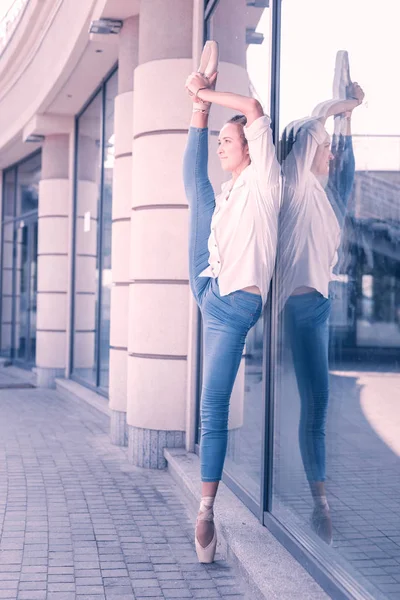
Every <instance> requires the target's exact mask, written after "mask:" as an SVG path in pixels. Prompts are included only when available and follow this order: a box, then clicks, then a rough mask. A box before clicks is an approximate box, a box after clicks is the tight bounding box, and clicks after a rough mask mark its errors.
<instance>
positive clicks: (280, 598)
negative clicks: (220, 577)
mask: <svg viewBox="0 0 400 600" xmlns="http://www.w3.org/2000/svg"><path fill="white" fill-rule="evenodd" d="M164 455H165V458H166V460H167V462H168V471H169V472H170V473H171V475H172V477H173V478H174V480H175V481H176V482H177V483H178V485H179V486H180V487H181V489H182V491H183V492H184V493H185V495H186V496H187V498H188V500H189V502H190V505H191V506H192V508H193V516H194V515H195V514H196V512H197V509H198V506H199V502H200V460H199V458H198V456H197V455H196V454H192V453H188V452H186V450H184V449H166V450H165V451H164ZM216 522H217V529H218V533H219V540H220V542H221V545H219V547H218V552H219V553H220V550H221V549H222V550H223V552H226V553H227V555H228V557H229V559H230V560H231V561H232V562H233V563H234V564H235V565H236V566H237V567H238V569H239V570H240V573H241V575H242V577H244V578H245V580H246V581H247V583H248V585H249V586H250V587H251V590H252V596H251V598H252V600H262V599H265V598H268V600H288V599H289V598H290V599H291V598H302V600H328V598H329V596H328V595H327V594H326V593H325V592H324V591H323V590H322V588H321V587H320V586H319V585H318V584H317V582H316V581H315V580H314V579H313V578H312V577H311V576H310V575H309V574H308V573H307V571H306V570H305V569H304V568H303V567H302V566H301V565H300V564H299V563H298V562H297V561H296V560H295V559H294V558H293V556H292V555H291V554H290V553H289V552H288V551H287V550H286V549H285V548H284V547H283V546H282V545H281V544H280V543H279V542H278V540H277V539H276V538H275V537H274V536H273V535H272V533H271V532H270V531H268V529H267V528H266V527H264V526H262V525H261V524H260V522H259V521H258V520H257V518H256V517H255V516H254V515H253V514H252V513H251V512H250V511H249V510H248V509H247V508H246V507H245V506H244V504H243V503H242V502H241V501H240V500H239V499H238V498H237V497H236V496H235V495H234V494H233V493H232V492H231V491H230V490H229V488H228V487H227V486H226V485H224V484H223V483H222V482H221V483H220V488H219V491H218V497H217V502H216ZM217 558H218V557H217Z"/></svg>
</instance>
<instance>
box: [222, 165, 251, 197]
mask: <svg viewBox="0 0 400 600" xmlns="http://www.w3.org/2000/svg"><path fill="white" fill-rule="evenodd" d="M250 165H251V163H250V164H249V165H247V167H246V168H245V169H243V171H242V172H241V173H240V175H239V177H238V178H237V179H236V181H235V183H234V184H233V179H229V180H228V181H225V182H224V183H223V184H222V185H221V191H222V193H226V192H231V191H232V190H233V188H235V189H236V188H240V187H242V186H243V185H244V184H245V182H246V179H247V174H248V172H249V167H250Z"/></svg>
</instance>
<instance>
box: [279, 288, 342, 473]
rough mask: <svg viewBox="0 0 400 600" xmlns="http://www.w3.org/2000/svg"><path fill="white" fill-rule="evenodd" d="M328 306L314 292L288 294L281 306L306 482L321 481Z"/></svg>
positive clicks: (325, 400) (326, 392)
mask: <svg viewBox="0 0 400 600" xmlns="http://www.w3.org/2000/svg"><path fill="white" fill-rule="evenodd" d="M330 309H331V301H330V300H329V299H327V298H325V297H324V296H322V294H320V293H319V292H316V291H315V292H311V293H309V294H302V295H299V296H290V298H289V299H288V301H287V302H286V305H285V328H286V332H287V334H288V337H289V343H290V346H291V349H292V355H293V363H294V369H295V373H296V379H297V386H298V388H299V394H300V402H301V412H300V424H299V443H300V451H301V457H302V460H303V465H304V470H305V472H306V476H307V479H308V481H309V482H310V483H311V482H317V481H325V428H326V415H327V409H328V400H329V361H328V341H329V328H328V319H329V314H330Z"/></svg>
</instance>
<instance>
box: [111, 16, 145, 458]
mask: <svg viewBox="0 0 400 600" xmlns="http://www.w3.org/2000/svg"><path fill="white" fill-rule="evenodd" d="M138 36H139V20H138V17H131V18H129V19H126V20H125V21H124V25H123V28H122V30H121V33H120V36H119V38H120V39H119V60H118V96H117V97H116V99H115V162H114V172H113V206H112V282H113V285H112V288H111V319H110V386H109V398H110V409H111V428H110V435H111V441H112V443H113V444H116V445H118V446H125V445H127V443H128V435H127V426H126V406H127V367H128V363H127V350H128V312H129V310H128V309H129V254H128V253H127V248H129V240H130V221H131V208H132V127H133V123H132V121H133V111H132V106H133V74H134V70H135V68H136V66H137V64H138V42H139V40H138Z"/></svg>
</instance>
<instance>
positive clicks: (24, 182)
mask: <svg viewBox="0 0 400 600" xmlns="http://www.w3.org/2000/svg"><path fill="white" fill-rule="evenodd" d="M41 162H42V155H41V154H35V155H34V156H32V157H31V158H29V159H28V160H25V161H24V162H22V163H21V164H20V165H18V180H17V198H16V200H17V206H16V212H17V216H19V215H23V214H25V213H28V212H31V211H34V210H37V209H38V200H39V181H40V177H41Z"/></svg>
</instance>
